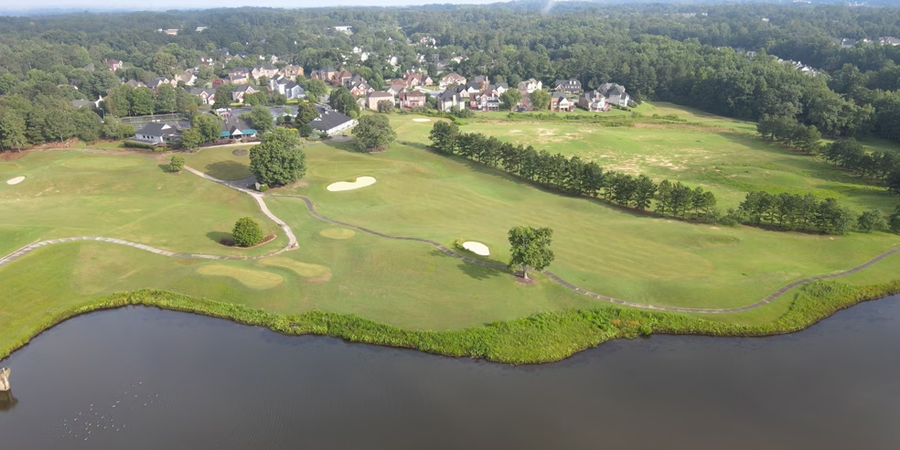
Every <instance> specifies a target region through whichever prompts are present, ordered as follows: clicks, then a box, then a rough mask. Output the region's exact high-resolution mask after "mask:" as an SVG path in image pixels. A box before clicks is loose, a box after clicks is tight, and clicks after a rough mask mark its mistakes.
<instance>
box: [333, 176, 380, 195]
mask: <svg viewBox="0 0 900 450" xmlns="http://www.w3.org/2000/svg"><path fill="white" fill-rule="evenodd" d="M373 184H375V177H359V178H357V179H356V181H354V182H352V183H351V182H349V181H338V182H337V183H331V184H329V185H328V190H329V191H331V192H338V191H349V190H353V189H359V188H364V187H366V186H371V185H373Z"/></svg>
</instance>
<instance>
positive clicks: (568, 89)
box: [553, 80, 581, 95]
mask: <svg viewBox="0 0 900 450" xmlns="http://www.w3.org/2000/svg"><path fill="white" fill-rule="evenodd" d="M553 90H555V91H559V92H565V93H566V94H570V95H574V94H578V93H581V82H580V81H578V80H556V83H553Z"/></svg>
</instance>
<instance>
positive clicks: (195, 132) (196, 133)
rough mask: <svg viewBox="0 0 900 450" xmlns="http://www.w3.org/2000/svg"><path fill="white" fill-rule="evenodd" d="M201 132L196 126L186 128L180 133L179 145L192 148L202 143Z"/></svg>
mask: <svg viewBox="0 0 900 450" xmlns="http://www.w3.org/2000/svg"><path fill="white" fill-rule="evenodd" d="M203 142H204V141H203V134H202V133H201V132H200V130H199V129H197V128H188V129H187V130H184V131H183V132H182V133H181V146H182V147H184V148H186V149H189V150H193V149H195V148H197V147H199V146H200V144H202V143H203Z"/></svg>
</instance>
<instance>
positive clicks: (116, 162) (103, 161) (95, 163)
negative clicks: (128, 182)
mask: <svg viewBox="0 0 900 450" xmlns="http://www.w3.org/2000/svg"><path fill="white" fill-rule="evenodd" d="M138 164H140V161H138V160H137V158H122V157H121V156H119V157H110V156H81V157H77V158H71V159H68V160H66V161H63V163H62V165H64V166H66V167H71V168H73V169H103V170H119V169H128V168H131V167H136V166H137V165H138Z"/></svg>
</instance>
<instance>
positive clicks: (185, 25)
mask: <svg viewBox="0 0 900 450" xmlns="http://www.w3.org/2000/svg"><path fill="white" fill-rule="evenodd" d="M544 6H545V5H543V4H534V3H512V4H502V5H490V6H446V5H444V6H428V7H417V8H396V9H384V8H341V9H308V10H276V9H264V8H242V9H220V10H207V11H187V12H170V13H131V14H74V15H62V16H47V17H31V18H29V17H5V18H0V95H3V98H2V99H0V146H2V147H3V148H16V147H21V146H24V145H28V144H34V143H40V142H44V141H52V140H60V139H66V138H68V137H72V136H76V135H77V136H79V137H81V138H82V139H86V140H90V139H91V138H96V137H97V136H109V137H120V135H121V134H123V133H126V132H127V131H128V130H127V128H126V129H123V127H120V126H118V124H116V123H115V120H109V119H111V117H112V116H123V115H126V111H127V112H128V113H145V114H146V113H149V112H171V111H176V112H184V113H191V112H192V111H195V110H196V105H195V104H193V102H192V101H190V99H189V98H188V97H187V96H186V95H184V93H183V92H182V91H183V90H182V89H180V88H176V89H175V90H174V92H172V91H170V90H168V89H164V94H163V98H159V97H160V95H159V93H156V94H153V93H150V92H148V90H145V89H146V88H141V87H138V88H135V89H133V90H131V89H128V88H121V89H119V90H116V89H117V87H118V86H120V85H121V84H122V82H123V81H128V80H137V81H142V82H145V83H146V82H149V81H150V80H152V79H154V78H155V77H157V76H160V77H171V76H173V75H174V74H176V73H178V72H179V71H182V70H184V69H186V68H193V67H198V66H200V68H201V70H200V71H199V73H198V78H199V80H200V82H204V81H209V80H211V79H213V78H216V77H222V76H224V75H226V74H227V73H228V71H229V70H230V69H232V68H234V67H238V66H252V65H257V64H261V63H263V62H265V61H268V60H269V59H268V58H269V57H270V56H277V57H278V58H279V63H280V64H287V63H291V64H298V65H300V66H302V67H304V68H306V69H307V74H308V73H309V72H310V71H311V70H313V69H316V68H319V67H323V66H334V67H345V68H347V69H349V70H350V71H351V72H353V73H355V74H359V75H362V76H363V77H365V78H367V79H369V80H370V81H372V82H373V84H379V83H380V82H381V80H384V79H388V78H391V77H395V76H398V75H399V74H401V73H402V72H404V71H406V70H408V69H413V68H422V69H425V70H427V71H428V72H430V74H431V75H433V76H436V75H439V74H440V73H444V72H446V71H449V70H454V71H457V72H459V73H460V74H462V75H463V76H467V77H471V76H474V75H489V76H490V77H491V80H493V81H496V82H502V81H505V82H508V83H510V85H514V84H515V83H518V82H519V81H521V80H525V79H528V78H536V79H538V80H542V81H544V83H551V82H552V81H553V80H555V79H561V78H575V79H578V80H580V81H581V82H582V83H583V84H584V86H585V87H586V88H588V89H592V88H596V87H598V86H599V85H600V84H602V83H605V82H610V81H611V82H616V83H620V84H623V85H625V86H626V87H627V89H628V92H629V93H631V95H632V96H633V97H634V98H636V99H637V100H643V99H660V100H666V101H672V102H675V103H679V104H684V105H689V106H694V107H697V108H700V109H703V110H705V111H709V112H712V113H716V114H722V115H728V116H733V117H738V118H743V119H751V120H759V119H761V118H763V117H767V118H770V119H771V118H777V119H778V121H779V123H781V122H785V121H786V122H792V123H793V122H795V123H796V124H798V125H803V126H806V127H815V128H816V129H817V130H818V132H819V133H820V134H821V135H822V136H824V137H831V138H837V137H862V136H865V135H867V134H870V133H874V134H875V135H878V136H882V137H885V138H890V139H896V140H900V67H898V65H897V64H898V63H900V46H895V45H891V44H890V43H887V44H883V43H881V41H880V39H881V38H883V37H900V8H887V7H881V8H873V7H850V6H838V5H815V6H813V5H763V4H722V5H714V4H694V5H661V4H639V5H602V6H601V5H596V4H590V3H568V2H567V3H561V4H557V5H556V6H554V8H553V9H551V10H550V11H544V10H542V8H543V7H544ZM335 26H350V27H352V33H344V32H341V31H339V30H336V29H335V28H334V27H335ZM198 27H205V28H198ZM159 29H177V30H178V34H177V35H176V36H172V35H169V34H165V33H161V32H158V31H157V30H159ZM432 39H433V40H432ZM841 39H843V42H842V41H841ZM898 42H900V41H898ZM851 44H852V45H851ZM354 49H356V51H354ZM226 52H227V54H228V55H241V56H243V59H242V58H234V59H231V60H230V61H228V62H227V63H226V62H225V55H226ZM364 56H365V57H367V58H364ZM260 57H265V58H266V60H265V61H264V60H262V59H260ZM391 57H396V65H394V64H390V63H389V60H390V59H391ZM201 58H214V59H215V60H216V61H217V62H218V63H219V64H215V65H213V66H211V67H210V66H204V65H201V64H200V62H201ZM454 58H456V59H454ZM106 59H117V60H121V61H124V62H125V63H126V67H125V68H123V69H119V70H118V71H116V72H115V73H113V72H110V71H108V70H105V69H106V65H105V64H104V62H103V61H104V60H106ZM780 59H784V60H796V61H802V63H803V64H805V65H808V66H810V67H813V68H815V69H816V71H817V72H818V74H817V75H812V74H809V73H805V72H803V71H800V70H796V68H795V66H794V65H792V64H788V63H785V62H782V61H780ZM92 67H93V69H94V70H91V68H92ZM110 90H114V91H113V92H117V93H118V92H122V91H128V95H123V96H118V97H116V96H114V97H116V98H114V99H113V100H110V101H108V102H105V103H104V104H101V108H99V109H98V110H97V111H96V112H95V111H93V110H87V109H83V110H81V111H79V112H77V113H74V112H73V111H74V109H73V107H72V106H71V105H70V101H71V100H77V99H83V100H89V101H96V100H97V99H98V98H99V97H101V96H106V95H107V93H108V92H109V91H110ZM106 103H109V104H108V105H107V104H106ZM69 112H72V113H71V114H68V113H69ZM101 116H103V119H104V120H102V121H101ZM773 120H774V119H773Z"/></svg>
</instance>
